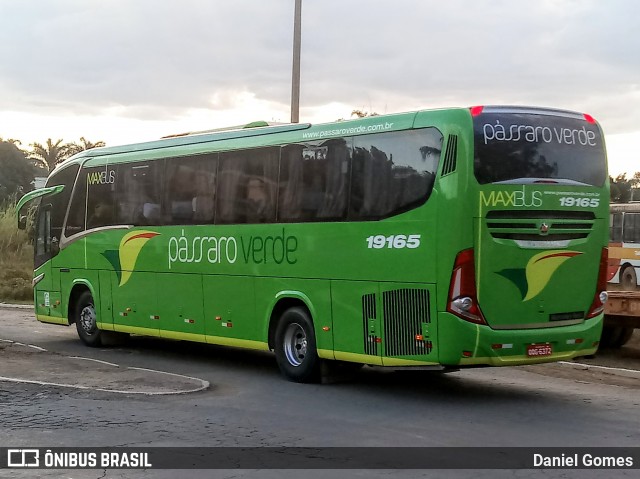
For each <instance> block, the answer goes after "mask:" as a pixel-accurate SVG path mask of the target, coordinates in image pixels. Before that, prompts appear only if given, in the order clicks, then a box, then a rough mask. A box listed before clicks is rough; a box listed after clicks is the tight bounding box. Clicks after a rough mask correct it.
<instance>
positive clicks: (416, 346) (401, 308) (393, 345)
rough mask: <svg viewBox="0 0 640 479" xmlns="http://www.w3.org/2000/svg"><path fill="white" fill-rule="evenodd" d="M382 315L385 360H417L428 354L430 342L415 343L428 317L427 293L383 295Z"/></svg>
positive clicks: (404, 291)
mask: <svg viewBox="0 0 640 479" xmlns="http://www.w3.org/2000/svg"><path fill="white" fill-rule="evenodd" d="M382 302H383V314H384V318H383V321H384V344H385V355H386V356H417V355H424V354H429V353H430V352H431V349H432V348H433V344H432V342H431V341H418V340H416V337H418V336H421V335H422V332H423V323H429V322H431V318H430V317H429V291H427V290H426V289H397V290H393V291H385V292H383V293H382Z"/></svg>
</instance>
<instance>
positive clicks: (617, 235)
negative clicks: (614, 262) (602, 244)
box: [609, 213, 622, 243]
mask: <svg viewBox="0 0 640 479" xmlns="http://www.w3.org/2000/svg"><path fill="white" fill-rule="evenodd" d="M609 235H610V236H609V237H610V238H611V242H613V243H621V242H622V213H612V214H611V217H610V220H609Z"/></svg>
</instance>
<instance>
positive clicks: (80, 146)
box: [67, 136, 106, 155]
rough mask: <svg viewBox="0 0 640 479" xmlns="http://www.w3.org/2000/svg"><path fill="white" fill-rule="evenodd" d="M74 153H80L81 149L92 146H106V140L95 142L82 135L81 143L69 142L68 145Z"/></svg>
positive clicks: (87, 148) (88, 148)
mask: <svg viewBox="0 0 640 479" xmlns="http://www.w3.org/2000/svg"><path fill="white" fill-rule="evenodd" d="M67 146H68V147H69V151H70V152H71V154H72V155H75V154H76V153H80V152H81V151H85V150H90V149H91V148H101V147H103V146H106V143H105V142H104V141H96V142H95V143H93V142H91V141H89V140H87V139H86V138H85V137H84V136H81V137H80V143H69V145H67Z"/></svg>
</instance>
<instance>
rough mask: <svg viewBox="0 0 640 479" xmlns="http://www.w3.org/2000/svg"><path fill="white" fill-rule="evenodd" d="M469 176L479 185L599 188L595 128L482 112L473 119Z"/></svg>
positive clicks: (602, 172) (600, 160)
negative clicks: (548, 183) (552, 182)
mask: <svg viewBox="0 0 640 479" xmlns="http://www.w3.org/2000/svg"><path fill="white" fill-rule="evenodd" d="M473 123H474V136H475V161H474V167H475V175H476V178H477V180H478V182H479V183H481V184H486V183H497V182H511V183H528V182H533V181H535V180H536V179H540V180H544V179H553V180H557V181H558V182H561V183H567V184H572V183H574V184H575V183H576V182H577V183H579V184H586V185H594V186H602V185H603V183H604V181H605V179H606V178H607V172H606V164H605V155H604V145H603V141H602V137H601V135H600V130H599V128H598V126H597V125H596V124H593V123H589V122H587V121H586V120H584V119H580V118H577V117H576V118H573V117H571V118H569V117H566V116H559V115H552V114H533V113H508V112H498V113H493V112H489V113H482V114H481V115H478V116H476V117H474V119H473Z"/></svg>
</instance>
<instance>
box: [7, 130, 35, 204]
mask: <svg viewBox="0 0 640 479" xmlns="http://www.w3.org/2000/svg"><path fill="white" fill-rule="evenodd" d="M33 177H34V174H33V167H32V166H31V165H30V164H29V162H28V161H27V158H26V156H25V154H24V152H23V151H22V150H20V149H19V148H18V147H17V146H16V145H15V144H14V143H10V142H8V141H0V203H2V202H5V201H6V200H7V199H9V198H10V197H11V196H12V195H15V196H20V195H22V194H24V193H26V192H27V191H31V190H32V183H33Z"/></svg>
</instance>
